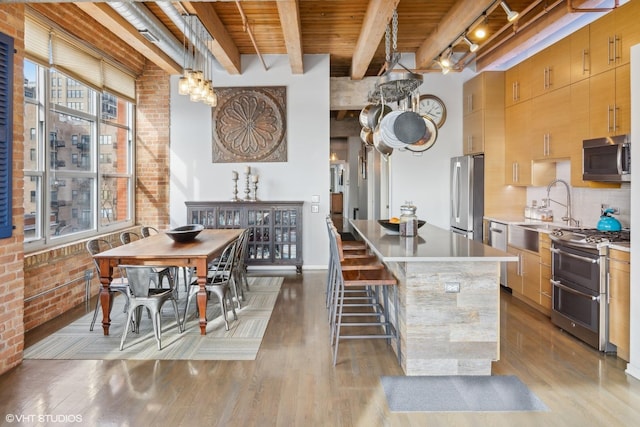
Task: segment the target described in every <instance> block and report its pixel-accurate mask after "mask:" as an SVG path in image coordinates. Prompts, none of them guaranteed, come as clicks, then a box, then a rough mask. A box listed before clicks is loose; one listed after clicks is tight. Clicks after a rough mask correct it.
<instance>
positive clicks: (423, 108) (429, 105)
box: [418, 94, 447, 128]
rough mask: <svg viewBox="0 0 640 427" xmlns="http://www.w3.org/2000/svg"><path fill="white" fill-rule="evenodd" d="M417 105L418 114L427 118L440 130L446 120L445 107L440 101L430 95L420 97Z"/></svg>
mask: <svg viewBox="0 0 640 427" xmlns="http://www.w3.org/2000/svg"><path fill="white" fill-rule="evenodd" d="M418 104H419V107H418V111H419V113H420V114H424V115H425V116H427V117H429V118H430V119H431V120H433V122H434V123H435V124H436V126H438V128H441V127H442V125H443V124H444V122H445V120H447V107H445V105H444V102H443V101H442V99H440V98H438V97H437V96H435V95H430V94H425V95H420V101H419V102H418Z"/></svg>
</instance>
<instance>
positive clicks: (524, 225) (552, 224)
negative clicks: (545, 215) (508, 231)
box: [516, 222, 560, 231]
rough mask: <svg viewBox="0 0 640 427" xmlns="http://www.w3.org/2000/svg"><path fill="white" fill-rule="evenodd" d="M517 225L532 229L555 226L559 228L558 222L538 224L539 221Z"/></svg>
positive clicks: (553, 227)
mask: <svg viewBox="0 0 640 427" xmlns="http://www.w3.org/2000/svg"><path fill="white" fill-rule="evenodd" d="M516 225H517V226H518V227H523V228H532V229H534V230H549V231H551V230H555V229H556V228H560V225H558V224H554V223H551V222H549V223H544V224H540V223H536V224H516Z"/></svg>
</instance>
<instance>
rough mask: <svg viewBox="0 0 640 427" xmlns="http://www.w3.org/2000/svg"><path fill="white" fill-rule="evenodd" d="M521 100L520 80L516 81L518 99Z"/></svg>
mask: <svg viewBox="0 0 640 427" xmlns="http://www.w3.org/2000/svg"><path fill="white" fill-rule="evenodd" d="M519 100H520V82H516V101H519Z"/></svg>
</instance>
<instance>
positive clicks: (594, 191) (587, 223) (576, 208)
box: [527, 161, 631, 227]
mask: <svg viewBox="0 0 640 427" xmlns="http://www.w3.org/2000/svg"><path fill="white" fill-rule="evenodd" d="M556 177H557V178H559V179H562V180H564V181H566V182H568V183H570V182H571V168H570V163H569V162H568V161H566V162H557V163H556ZM546 197H547V187H527V204H528V205H531V202H532V201H533V200H536V201H537V203H538V206H540V205H541V204H542V201H543V199H545V198H546ZM549 197H551V199H553V200H557V201H558V202H560V203H563V204H564V202H565V200H566V197H567V196H566V190H565V187H564V185H562V184H556V185H555V186H554V187H552V188H551V192H550V194H549ZM603 203H604V204H606V205H608V206H609V207H615V208H618V209H619V211H620V213H619V214H616V215H614V216H615V217H616V218H617V219H618V220H619V221H620V222H621V223H622V226H623V227H629V224H630V215H631V184H629V183H625V184H622V187H621V188H620V189H608V188H607V189H600V188H583V187H571V216H573V217H574V218H575V219H577V220H579V221H580V226H582V227H595V226H596V224H597V223H598V220H599V219H600V206H601V205H602V204H603ZM551 209H552V210H553V215H554V222H560V221H561V217H563V216H564V215H565V213H566V208H565V207H564V206H561V205H559V204H557V203H554V202H551Z"/></svg>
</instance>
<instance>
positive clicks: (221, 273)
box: [182, 239, 238, 331]
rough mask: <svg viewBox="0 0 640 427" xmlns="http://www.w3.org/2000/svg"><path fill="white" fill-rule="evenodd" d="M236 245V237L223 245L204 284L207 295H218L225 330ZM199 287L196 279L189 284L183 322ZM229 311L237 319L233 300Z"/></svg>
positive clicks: (226, 327) (227, 322) (227, 326)
mask: <svg viewBox="0 0 640 427" xmlns="http://www.w3.org/2000/svg"><path fill="white" fill-rule="evenodd" d="M237 247H238V239H236V240H234V241H233V242H231V243H229V244H228V245H227V246H226V247H225V249H224V251H222V255H221V256H220V257H219V258H218V259H217V263H216V265H215V266H213V267H212V268H210V269H209V272H208V274H207V283H206V285H205V289H206V291H207V295H208V294H209V293H214V294H215V295H216V296H217V297H218V302H219V303H220V309H221V311H222V316H223V318H224V327H225V330H227V331H228V330H229V321H228V320H227V312H228V311H229V307H228V301H229V299H230V298H229V294H230V292H229V290H230V289H231V285H232V283H233V280H234V277H233V274H232V273H230V272H232V271H233V268H234V263H235V260H236V257H235V251H236V250H237ZM199 289H200V286H199V285H198V281H197V280H195V281H193V282H192V283H191V285H190V286H189V295H188V297H187V304H186V305H185V308H184V317H183V320H182V321H183V323H186V321H187V314H188V313H189V305H190V304H191V300H192V299H193V298H194V297H195V296H196V295H197V294H198V290H199ZM196 301H197V299H196ZM231 311H232V312H233V319H234V320H237V319H238V315H237V314H236V309H235V304H234V303H233V301H231Z"/></svg>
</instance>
